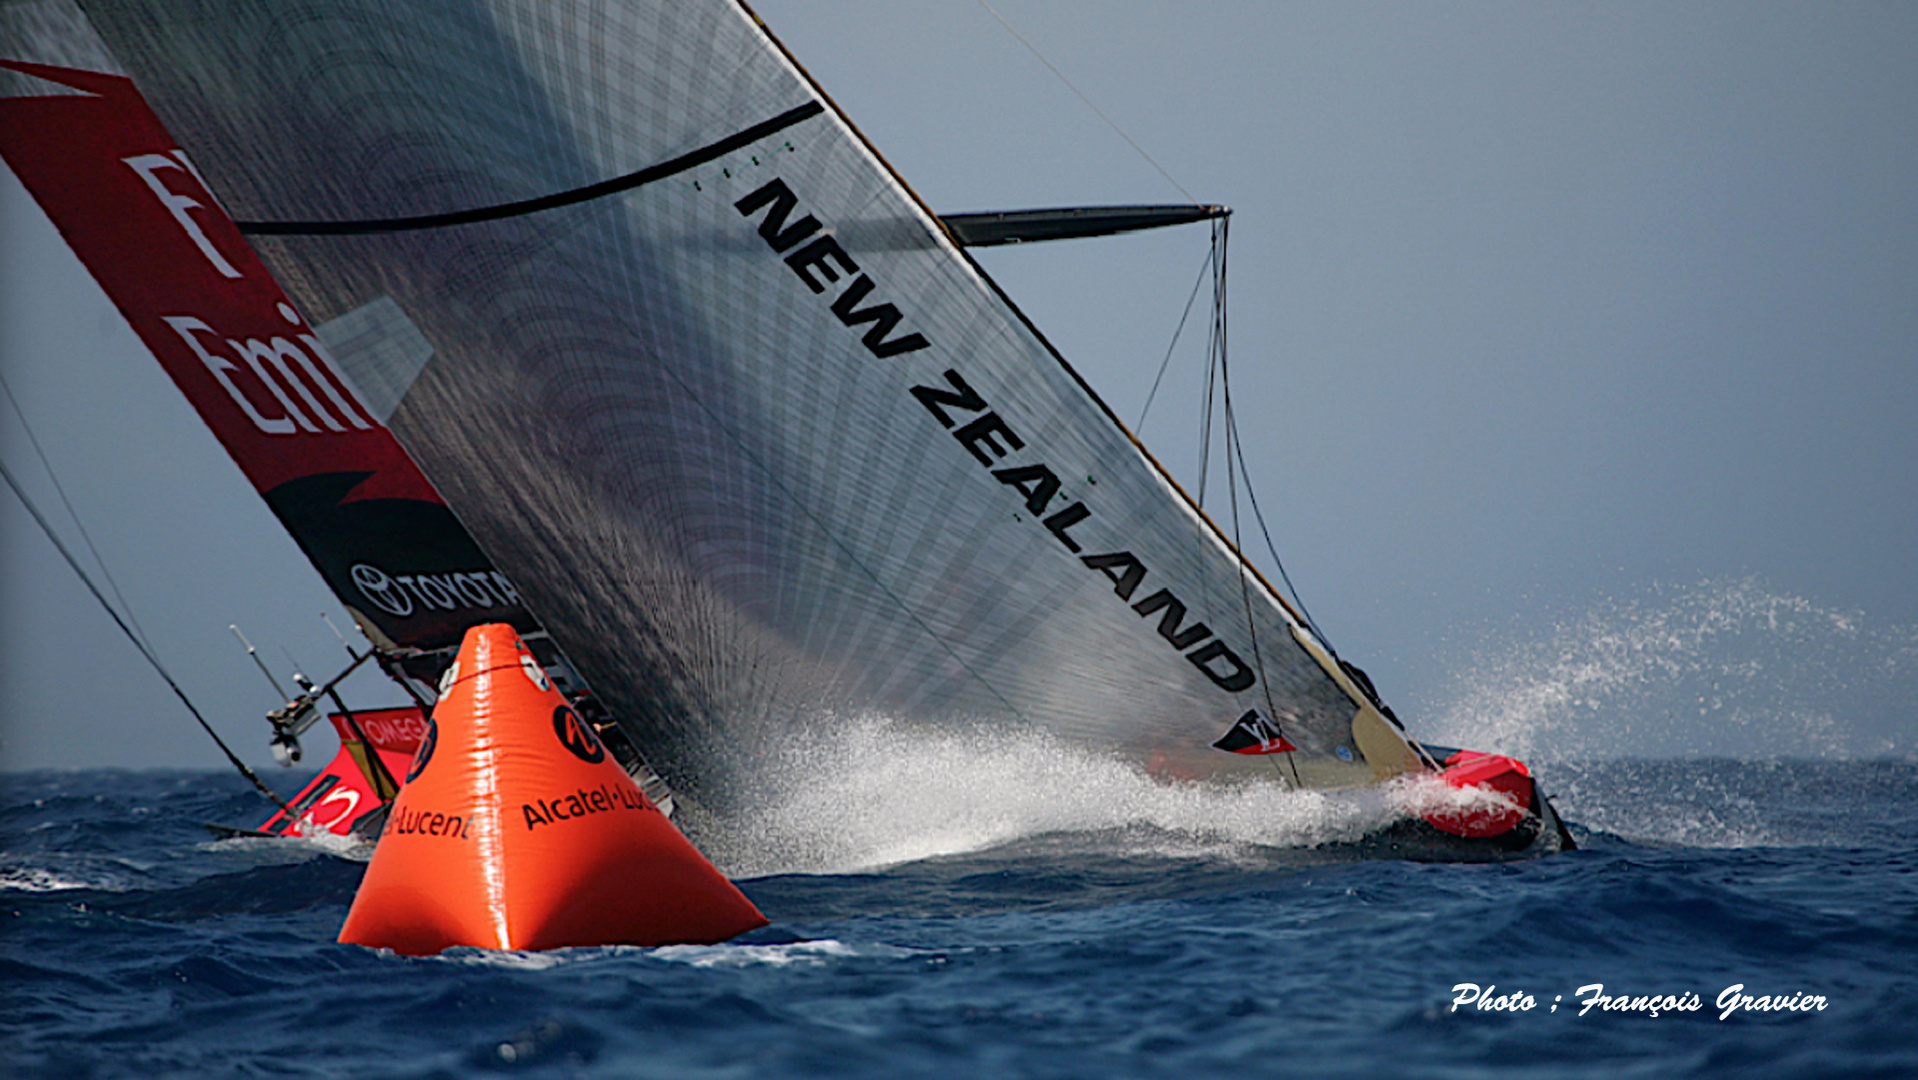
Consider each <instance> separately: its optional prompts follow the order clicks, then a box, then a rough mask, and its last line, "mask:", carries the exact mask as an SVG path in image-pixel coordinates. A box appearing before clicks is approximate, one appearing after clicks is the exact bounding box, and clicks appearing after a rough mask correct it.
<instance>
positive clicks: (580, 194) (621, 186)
mask: <svg viewBox="0 0 1918 1080" xmlns="http://www.w3.org/2000/svg"><path fill="white" fill-rule="evenodd" d="M825 111H826V107H825V106H824V105H821V104H820V103H819V102H817V101H808V102H807V103H805V104H804V105H800V106H796V107H794V108H791V109H787V110H786V111H785V112H783V113H780V114H779V115H778V116H775V117H773V118H772V119H770V120H765V121H762V122H760V123H757V124H754V125H753V126H752V127H749V128H746V129H745V130H743V131H739V132H736V133H734V134H732V135H728V136H726V137H725V138H723V139H720V140H719V141H718V142H714V143H708V144H707V145H705V146H702V147H700V148H699V149H697V150H692V151H689V152H687V153H684V154H681V155H679V156H678V157H676V158H672V159H671V160H668V161H662V162H660V163H659V164H657V165H648V166H647V167H645V168H643V169H640V170H638V171H636V172H630V173H627V174H625V175H624V176H616V177H613V178H612V179H610V180H601V181H600V182H599V183H596V184H588V185H586V186H585V187H578V188H573V189H572V190H570V191H561V192H556V193H554V194H551V195H541V196H539V197H538V198H533V199H521V200H519V201H517V202H510V203H501V204H499V205H498V206H482V207H477V208H475V209H472V210H454V211H450V212H448V213H444V214H421V215H417V216H414V217H398V218H367V219H361V220H355V221H236V222H234V223H233V224H235V225H237V226H239V229H240V232H241V233H242V234H244V235H246V236H373V235H378V234H381V233H396V232H413V231H416V230H419V229H444V228H448V227H450V226H454V225H477V224H479V223H481V222H486V221H498V220H501V219H502V218H510V217H522V216H524V215H526V214H537V213H539V212H540V211H542V210H557V209H559V208H560V207H563V206H574V205H576V204H578V203H583V202H591V201H593V200H594V199H603V198H605V197H606V196H608V195H617V194H619V193H621V192H624V191H631V190H632V189H634V188H636V187H642V186H644V185H646V184H651V183H654V182H656V181H659V180H664V179H666V178H667V177H669V176H675V175H677V174H679V173H682V172H685V171H686V170H687V169H691V168H696V167H698V166H700V165H704V164H706V163H707V162H709V161H712V160H714V159H716V158H720V157H724V156H725V155H727V154H730V153H732V152H733V151H735V150H738V149H740V148H741V147H745V146H749V145H751V144H753V143H756V142H758V141H759V140H761V139H763V138H766V137H767V136H769V135H773V134H776V133H778V132H781V131H784V130H786V129H787V128H789V127H792V126H793V125H794V124H798V123H802V122H804V121H806V120H810V119H812V118H813V117H815V116H818V115H819V114H820V113H823V112H825Z"/></svg>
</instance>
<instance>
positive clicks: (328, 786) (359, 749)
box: [259, 705, 426, 836]
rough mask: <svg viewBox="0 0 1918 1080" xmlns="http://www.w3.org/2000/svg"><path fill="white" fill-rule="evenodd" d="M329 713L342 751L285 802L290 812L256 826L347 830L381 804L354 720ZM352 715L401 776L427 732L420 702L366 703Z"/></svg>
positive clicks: (299, 831)
mask: <svg viewBox="0 0 1918 1080" xmlns="http://www.w3.org/2000/svg"><path fill="white" fill-rule="evenodd" d="M328 719H330V720H332V721H333V728H334V730H336V731H338V732H339V733H340V752H339V753H337V754H335V755H333V760H332V761H330V762H328V763H327V766H326V768H324V769H321V770H320V773H319V775H318V776H315V777H314V778H313V780H312V782H311V783H309V784H307V785H306V787H304V788H302V789H301V790H300V793H299V794H298V795H295V796H294V797H293V800H292V801H291V802H289V803H287V807H288V809H291V810H292V811H293V816H292V817H291V818H289V817H287V815H286V814H285V813H284V812H281V811H275V812H274V814H273V816H272V817H270V818H267V819H266V821H265V822H264V823H263V824H261V825H260V828H259V831H260V832H263V833H272V834H273V835H275V836H317V835H320V834H322V833H332V834H333V835H335V836H346V835H348V834H350V833H352V832H353V831H354V827H355V826H356V825H359V824H360V823H361V822H362V821H366V820H367V817H368V815H370V814H372V813H374V812H375V811H377V810H378V809H379V808H380V807H381V806H382V805H384V800H382V799H381V798H380V796H379V792H378V791H376V790H375V785H374V781H373V779H372V777H369V776H368V775H367V773H368V771H369V766H367V765H362V764H361V763H362V762H363V761H365V760H366V758H365V749H364V744H363V743H361V742H360V739H359V736H358V735H356V734H354V732H353V728H352V725H351V724H349V723H348V722H347V719H346V717H344V716H341V715H339V714H338V713H335V714H333V715H332V716H330V717H328ZM353 719H354V720H355V721H357V722H358V724H359V728H360V730H361V731H363V732H365V733H366V738H367V741H368V742H371V743H372V744H373V748H374V752H375V753H376V754H378V755H379V760H380V764H382V765H384V766H385V767H386V774H387V776H389V777H391V778H392V779H393V780H395V781H399V782H404V778H405V776H406V770H407V768H408V767H409V766H410V765H411V764H412V761H413V755H414V754H415V753H416V752H417V751H418V750H419V747H420V738H421V736H423V735H425V734H426V717H425V716H424V715H423V714H421V712H420V710H419V709H418V707H416V706H411V705H409V706H407V707H406V708H403V709H368V710H365V711H362V712H355V713H354V714H353ZM364 831H365V830H362V832H364Z"/></svg>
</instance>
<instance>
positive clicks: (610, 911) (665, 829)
mask: <svg viewBox="0 0 1918 1080" xmlns="http://www.w3.org/2000/svg"><path fill="white" fill-rule="evenodd" d="M454 664H455V665H456V666H455V667H454V669H453V670H452V671H451V672H450V673H449V675H450V685H448V686H447V687H446V689H445V691H444V692H443V693H442V694H441V695H440V700H439V704H438V705H436V706H435V707H434V709H433V720H432V723H431V724H430V725H429V727H428V729H427V732H426V736H425V738H424V739H423V740H422V741H421V743H420V748H419V752H418V754H417V755H416V756H415V757H414V759H413V766H412V768H411V769H410V770H409V771H408V774H407V777H406V786H405V787H403V788H401V790H400V794H399V798H398V799H396V800H395V801H394V803H393V809H392V811H391V813H390V814H389V816H388V817H387V822H386V830H385V832H384V833H382V834H381V839H380V843H379V847H378V848H376V849H375V850H374V852H373V861H372V863H371V864H370V865H368V866H367V868H366V876H365V878H363V879H362V880H361V882H360V889H359V893H358V894H357V895H355V896H354V898H353V907H352V910H351V911H349V912H347V916H346V924H345V925H344V926H342V927H341V928H340V940H341V941H342V942H347V943H350V944H355V945H368V946H374V947H378V948H387V949H392V950H393V951H394V952H397V953H404V954H407V955H411V956H422V955H427V954H430V953H437V952H439V951H441V950H443V949H447V948H450V947H452V946H454V945H475V946H479V947H482V948H489V949H555V948H559V947H561V946H566V945H611V944H630V945H665V944H675V943H696V944H710V943H713V942H719V941H725V940H726V939H727V938H731V937H734V936H736V935H738V934H741V933H744V932H745V931H747V930H751V929H753V928H754V927H758V926H764V925H766V917H765V916H764V915H761V914H760V913H759V909H758V908H756V907H754V906H753V904H752V901H750V900H747V899H746V897H745V896H744V895H743V894H741V893H740V891H739V890H738V889H737V888H736V887H734V885H733V883H732V882H730V881H727V880H726V878H725V877H724V876H723V875H721V874H720V872H719V871H718V870H717V869H715V868H714V867H713V864H712V863H710V862H708V861H707V860H706V857H705V856H704V855H701V854H700V853H699V850H698V849H697V848H695V847H693V845H692V844H691V843H690V842H689V841H688V840H687V839H686V838H685V837H684V836H682V835H680V832H679V830H678V829H677V828H675V827H674V826H673V824H672V822H670V821H668V820H667V819H666V815H664V814H662V813H660V812H659V810H658V809H657V808H656V807H654V806H653V804H652V803H651V802H649V801H648V800H647V798H646V796H645V795H644V794H642V793H641V792H640V790H639V786H638V785H637V784H635V783H633V781H632V778H631V777H629V776H627V775H626V771H625V770H624V769H622V768H620V766H619V763H618V762H616V761H614V760H613V758H612V756H611V755H610V754H608V753H607V752H606V748H605V746H604V745H602V744H601V743H600V741H599V738H598V736H597V735H596V734H595V733H594V731H593V729H592V727H591V726H590V725H588V724H587V723H586V722H585V721H584V720H582V719H581V718H580V716H579V714H578V713H576V712H574V711H573V709H572V707H571V706H570V705H569V704H567V701H566V698H565V696H564V695H562V694H561V693H560V692H559V691H558V690H556V689H554V688H553V686H552V684H551V682H550V681H549V680H548V679H547V677H546V672H545V670H544V669H542V668H541V667H540V665H539V661H537V660H535V659H534V658H533V654H532V651H531V650H530V649H528V648H527V647H526V643H525V642H523V641H521V640H520V639H519V635H518V634H516V633H514V632H513V628H512V627H510V626H506V625H504V624H499V623H495V624H492V625H488V626H476V627H473V628H472V629H470V630H468V631H467V632H466V638H465V640H464V641H463V642H461V644H460V652H459V658H458V659H457V660H455V661H454Z"/></svg>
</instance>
